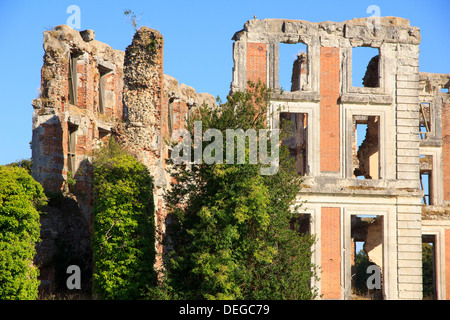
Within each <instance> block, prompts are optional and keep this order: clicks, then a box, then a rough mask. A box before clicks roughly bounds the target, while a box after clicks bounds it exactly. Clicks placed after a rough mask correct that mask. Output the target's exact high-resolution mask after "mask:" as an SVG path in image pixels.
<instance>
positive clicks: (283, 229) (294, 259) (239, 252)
mask: <svg viewBox="0 0 450 320" xmlns="http://www.w3.org/2000/svg"><path fill="white" fill-rule="evenodd" d="M250 86H251V87H250V90H248V91H246V92H237V93H235V94H233V95H232V96H229V97H228V100H227V102H226V103H225V104H223V105H222V106H221V107H220V108H219V109H213V110H212V109H209V108H206V107H204V108H201V109H200V111H199V113H198V114H197V115H194V116H193V117H192V118H191V119H190V122H189V124H188V129H189V131H190V132H191V133H192V132H193V123H194V121H197V120H200V121H202V127H203V131H205V130H207V129H209V128H214V129H218V130H220V131H221V132H222V133H223V137H224V139H223V143H224V149H223V150H225V149H226V146H225V140H226V139H225V135H226V133H225V130H226V129H243V130H244V131H245V130H247V129H255V130H258V129H263V128H266V127H265V120H266V110H267V101H268V94H269V93H268V91H267V89H266V88H265V87H264V86H263V85H261V84H256V85H255V84H250ZM248 146H249V145H248V141H247V145H246V151H245V153H246V162H245V163H244V164H229V163H226V161H224V163H222V164H220V163H214V164H211V165H209V164H205V163H204V162H202V163H201V164H197V165H186V164H180V165H176V166H174V170H173V172H172V174H173V177H174V178H175V181H176V183H173V184H172V189H171V191H170V192H169V193H168V195H167V203H168V205H169V207H170V221H172V223H171V224H170V225H169V227H168V245H169V246H170V248H172V251H171V255H170V256H169V257H167V260H166V268H167V274H166V278H165V282H164V283H163V284H162V287H164V288H165V290H168V292H169V294H168V296H169V297H171V298H182V299H186V298H187V299H311V298H313V297H315V295H316V291H315V290H314V289H313V288H311V287H310V280H311V278H312V277H314V276H315V268H314V266H313V265H312V264H311V246H312V244H313V242H314V239H313V237H312V236H311V235H309V234H300V233H299V232H298V230H297V228H296V223H297V220H296V219H295V215H296V214H298V213H296V212H295V211H294V212H293V207H292V205H293V204H294V200H295V197H296V195H297V193H298V191H299V190H300V184H301V177H300V176H298V175H297V174H295V171H293V162H292V160H291V159H290V158H289V155H288V151H287V150H285V149H282V151H281V152H280V162H281V165H280V168H279V170H278V173H276V174H274V175H265V176H264V175H261V174H260V168H261V164H250V163H249V161H248V160H249V148H248ZM166 292H167V291H166Z"/></svg>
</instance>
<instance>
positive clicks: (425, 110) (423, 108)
mask: <svg viewBox="0 0 450 320" xmlns="http://www.w3.org/2000/svg"><path fill="white" fill-rule="evenodd" d="M430 132H431V112H430V104H429V103H425V102H422V103H421V104H420V114H419V139H420V140H424V139H427V138H428V137H429V134H430Z"/></svg>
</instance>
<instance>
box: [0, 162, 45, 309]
mask: <svg viewBox="0 0 450 320" xmlns="http://www.w3.org/2000/svg"><path fill="white" fill-rule="evenodd" d="M45 202H46V197H45V194H44V191H43V188H42V186H41V185H40V184H39V183H38V182H36V181H35V180H34V179H33V178H32V177H31V175H30V174H29V173H28V171H27V170H26V169H25V168H22V167H19V166H16V165H11V166H0V252H1V254H0V299H5V300H6V299H8V300H9V299H11V300H12V299H18V300H25V299H37V297H38V286H39V281H38V279H37V277H38V274H39V270H38V269H37V268H36V267H35V266H34V265H33V258H34V256H35V254H36V249H35V244H36V242H38V241H39V232H40V222H39V211H38V210H39V209H40V207H42V206H43V205H45Z"/></svg>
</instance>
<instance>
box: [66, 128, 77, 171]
mask: <svg viewBox="0 0 450 320" xmlns="http://www.w3.org/2000/svg"><path fill="white" fill-rule="evenodd" d="M68 129H69V130H68V152H67V156H68V171H70V172H71V173H72V177H73V176H75V169H76V167H75V165H76V161H75V160H76V159H75V157H76V145H77V133H76V132H77V130H78V126H77V125H72V124H69V126H68Z"/></svg>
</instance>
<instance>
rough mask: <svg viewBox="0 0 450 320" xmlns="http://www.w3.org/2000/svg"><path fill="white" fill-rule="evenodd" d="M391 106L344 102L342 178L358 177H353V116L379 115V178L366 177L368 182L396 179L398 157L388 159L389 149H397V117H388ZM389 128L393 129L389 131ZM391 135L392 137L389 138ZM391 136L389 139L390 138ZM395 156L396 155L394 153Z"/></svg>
mask: <svg viewBox="0 0 450 320" xmlns="http://www.w3.org/2000/svg"><path fill="white" fill-rule="evenodd" d="M390 113H391V112H390V106H387V105H372V106H371V107H370V108H368V107H367V105H351V104H343V105H342V107H341V119H342V120H341V132H342V133H343V134H342V135H341V155H342V158H341V163H342V166H341V168H342V172H341V173H342V178H347V179H356V178H354V177H353V158H352V157H353V152H352V134H351V132H353V116H378V117H379V122H380V123H379V143H378V146H379V152H380V154H379V166H380V168H379V177H380V178H379V179H373V180H372V179H366V180H365V181H368V183H371V182H372V181H373V182H372V183H376V181H380V180H385V179H395V170H396V165H395V161H396V159H395V158H394V159H392V161H391V163H390V164H389V161H388V159H387V157H388V154H389V151H390V150H395V123H394V121H395V119H394V118H395V117H393V116H391V117H388V115H389V114H390ZM388 128H391V129H393V130H392V132H388ZM389 137H391V138H389ZM388 138H389V139H388ZM394 157H395V155H394Z"/></svg>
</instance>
